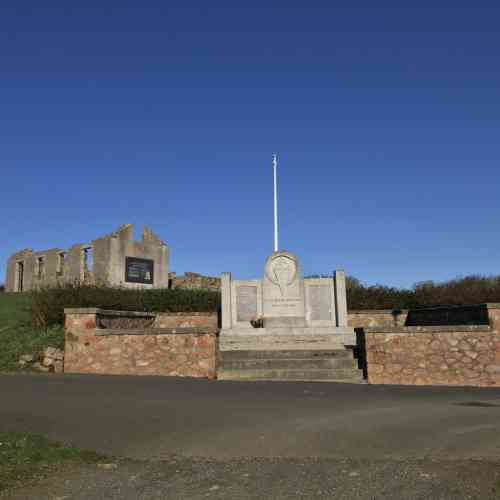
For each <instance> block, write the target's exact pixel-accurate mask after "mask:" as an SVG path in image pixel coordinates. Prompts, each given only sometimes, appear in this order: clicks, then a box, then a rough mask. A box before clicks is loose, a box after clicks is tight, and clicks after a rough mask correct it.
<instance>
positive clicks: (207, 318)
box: [153, 312, 219, 331]
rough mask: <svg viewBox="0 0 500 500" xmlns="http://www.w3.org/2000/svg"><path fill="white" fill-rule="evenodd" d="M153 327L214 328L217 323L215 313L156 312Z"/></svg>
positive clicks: (210, 329)
mask: <svg viewBox="0 0 500 500" xmlns="http://www.w3.org/2000/svg"><path fill="white" fill-rule="evenodd" d="M155 316H156V319H155V322H154V324H153V327H154V328H200V329H203V328H205V329H208V330H209V331H213V330H216V329H217V328H218V324H219V315H218V314H217V313H215V312H214V313H208V312H207V313H201V312H194V313H156V315H155Z"/></svg>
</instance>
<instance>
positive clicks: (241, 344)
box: [219, 327, 356, 351]
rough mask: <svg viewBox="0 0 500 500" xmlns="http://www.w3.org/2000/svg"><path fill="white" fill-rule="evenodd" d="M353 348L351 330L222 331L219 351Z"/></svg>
mask: <svg viewBox="0 0 500 500" xmlns="http://www.w3.org/2000/svg"><path fill="white" fill-rule="evenodd" d="M355 345H356V336H355V333H354V329H353V328H348V327H345V328H334V327H332V328H328V327H275V328H246V329H243V328H240V329H232V330H222V331H221V333H220V337H219V350H220V351H231V350H249V351H258V350H262V349H265V350H279V349H284V350H301V349H307V350H313V349H319V350H322V349H344V348H346V347H350V346H355Z"/></svg>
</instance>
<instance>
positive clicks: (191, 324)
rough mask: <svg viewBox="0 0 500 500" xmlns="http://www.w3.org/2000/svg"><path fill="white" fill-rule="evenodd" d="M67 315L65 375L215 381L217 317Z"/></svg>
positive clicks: (91, 311)
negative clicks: (178, 377) (155, 377)
mask: <svg viewBox="0 0 500 500" xmlns="http://www.w3.org/2000/svg"><path fill="white" fill-rule="evenodd" d="M65 314H66V320H65V332H66V342H65V344H66V345H65V359H64V371H65V372H68V373H95V374H108V375H169V376H187V377H203V378H215V377H216V359H217V327H216V326H215V327H214V326H213V324H214V317H215V325H216V324H217V315H206V314H198V313H195V314H175V315H172V316H171V317H170V318H168V315H167V314H166V313H162V314H161V315H158V316H160V317H157V315H155V314H153V313H140V312H130V311H105V310H101V309H66V310H65ZM166 324H168V325H170V326H168V327H160V326H158V325H166ZM148 325H151V326H149V327H148ZM207 325H208V326H207Z"/></svg>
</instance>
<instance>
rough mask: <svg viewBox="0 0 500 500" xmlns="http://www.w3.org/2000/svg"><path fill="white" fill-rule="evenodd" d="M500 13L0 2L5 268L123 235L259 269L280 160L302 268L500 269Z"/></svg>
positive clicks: (429, 275)
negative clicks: (150, 234) (37, 254)
mask: <svg viewBox="0 0 500 500" xmlns="http://www.w3.org/2000/svg"><path fill="white" fill-rule="evenodd" d="M42 4H43V6H42ZM78 4H79V5H81V7H77V5H78ZM375 5H376V7H375ZM495 5H498V2H481V1H477V2H470V1H467V2H462V1H460V0H454V1H451V0H450V1H447V2H443V1H439V0H436V1H433V2H429V1H426V0H420V1H418V2H416V1H415V2H409V1H405V0H399V1H394V2H384V1H382V0H381V1H379V2H374V1H369V2H359V1H356V0H350V1H345V2H336V1H334V0H332V1H324V2H318V1H308V2H294V1H293V0H289V1H287V2H284V1H282V2H277V1H270V0H267V1H265V2H263V1H257V0H254V1H252V2H239V1H237V0H232V1H227V2H218V1H216V0H214V1H211V2H207V1H201V0H199V1H198V2H197V3H194V2H189V1H186V0H185V1H182V2H170V1H168V0H162V1H160V0H141V1H140V2H139V1H133V2H132V1H128V0H120V1H110V0H99V1H95V0H86V1H85V2H68V1H62V0H61V1H51V0H46V1H44V2H40V1H35V0H26V1H19V0H16V1H12V0H2V2H1V3H0V170H1V184H0V214H1V215H0V221H1V227H0V229H1V233H0V234H1V236H0V277H3V276H4V273H5V263H6V259H7V257H8V256H9V255H10V254H11V253H13V252H15V251H17V250H19V249H22V248H24V247H28V246H32V247H34V248H35V249H44V248H50V247H56V246H58V247H62V248H65V247H68V246H69V245H71V244H73V243H76V242H86V241H89V240H91V239H93V238H95V237H98V236H100V235H102V234H103V233H106V232H109V231H111V230H113V229H115V227H116V226H118V225H119V224H121V223H127V222H131V223H134V224H136V225H137V226H140V225H141V224H142V223H146V224H149V225H151V227H152V228H153V229H154V230H155V231H156V232H158V233H159V234H160V236H161V237H162V238H163V239H164V240H165V241H166V242H167V243H168V244H169V245H170V246H171V249H172V259H171V268H172V270H174V271H177V272H178V273H182V272H184V271H198V272H201V273H205V274H210V275H218V274H220V273H221V272H222V271H231V272H233V274H234V275H236V276H237V277H241V278H243V277H248V278H257V277H260V276H261V275H262V272H263V264H264V261H265V258H266V257H267V255H268V254H269V253H270V252H271V251H272V237H273V228H272V168H271V153H272V152H273V151H278V152H279V153H280V177H281V180H280V182H281V185H280V197H281V234H282V238H281V243H282V244H281V245H280V246H281V247H283V248H285V249H287V250H290V251H292V252H294V253H296V254H298V255H299V257H300V258H301V262H302V264H303V267H304V271H305V273H307V274H311V273H328V272H330V271H331V270H332V269H334V268H344V269H345V270H346V272H348V273H349V274H351V275H354V276H356V277H358V278H360V279H361V280H363V281H365V282H367V283H376V282H379V283H384V284H389V285H395V286H411V285H412V284H413V283H414V282H417V281H421V280H427V279H434V280H444V279H449V278H452V277H455V276H457V275H466V274H471V273H481V274H495V273H496V274H499V273H500V230H499V227H500V196H499V160H500V141H499V124H500V90H499V89H500V60H499V59H500V30H499V26H500V9H499V8H498V7H495ZM0 279H1V278H0Z"/></svg>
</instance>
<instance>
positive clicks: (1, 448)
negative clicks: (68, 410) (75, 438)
mask: <svg viewBox="0 0 500 500" xmlns="http://www.w3.org/2000/svg"><path fill="white" fill-rule="evenodd" d="M102 458H103V457H102V456H101V455H99V454H97V453H95V452H92V451H82V450H79V449H77V448H74V447H71V446H65V445H62V444H60V443H54V442H52V441H49V440H48V439H46V438H44V437H42V436H38V435H34V434H17V433H0V492H2V491H4V490H6V489H7V488H11V487H14V486H18V485H20V483H28V482H31V481H33V480H36V479H40V478H43V477H45V476H46V475H48V474H50V473H53V472H55V471H56V470H57V469H58V468H59V467H61V466H63V465H69V464H89V463H96V462H98V461H100V460H102Z"/></svg>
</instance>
